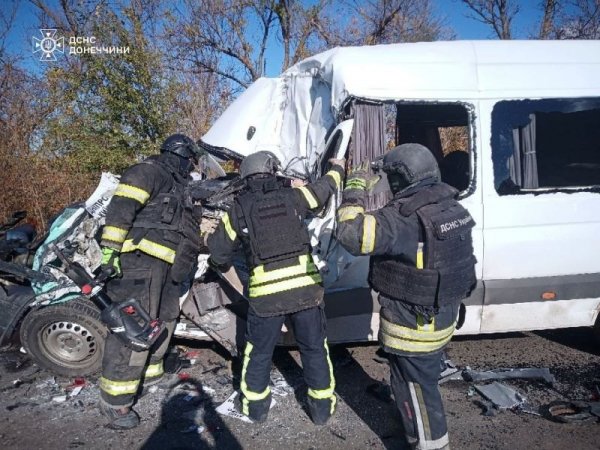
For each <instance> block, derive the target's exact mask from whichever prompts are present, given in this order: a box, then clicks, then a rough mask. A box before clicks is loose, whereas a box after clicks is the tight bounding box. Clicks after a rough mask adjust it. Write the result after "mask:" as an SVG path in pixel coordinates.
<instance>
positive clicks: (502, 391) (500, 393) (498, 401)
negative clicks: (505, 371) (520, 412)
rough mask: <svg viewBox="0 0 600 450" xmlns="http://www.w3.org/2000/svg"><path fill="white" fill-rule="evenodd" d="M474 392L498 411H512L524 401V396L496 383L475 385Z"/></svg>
mask: <svg viewBox="0 0 600 450" xmlns="http://www.w3.org/2000/svg"><path fill="white" fill-rule="evenodd" d="M475 390H476V391H477V392H479V393H480V394H481V395H482V396H483V397H485V398H486V399H488V400H489V401H491V402H492V403H493V404H494V406H495V407H497V408H499V409H513V408H516V407H518V406H519V405H522V404H523V403H525V401H526V398H525V396H524V395H522V394H520V393H519V392H517V391H516V390H514V389H513V388H511V387H510V386H507V385H505V384H502V383H498V382H497V381H494V382H493V383H491V384H485V385H475Z"/></svg>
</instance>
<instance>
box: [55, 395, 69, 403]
mask: <svg viewBox="0 0 600 450" xmlns="http://www.w3.org/2000/svg"><path fill="white" fill-rule="evenodd" d="M52 401H53V402H56V403H64V402H66V401H67V396H66V395H57V396H56V397H52Z"/></svg>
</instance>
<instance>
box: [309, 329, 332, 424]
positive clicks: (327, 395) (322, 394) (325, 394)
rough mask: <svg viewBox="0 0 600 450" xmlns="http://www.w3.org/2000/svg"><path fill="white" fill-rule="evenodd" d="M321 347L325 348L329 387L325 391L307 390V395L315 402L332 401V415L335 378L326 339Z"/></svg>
mask: <svg viewBox="0 0 600 450" xmlns="http://www.w3.org/2000/svg"><path fill="white" fill-rule="evenodd" d="M323 346H324V347H325V353H326V359H327V366H328V367H329V387H328V388H325V389H310V388H309V389H308V395H310V396H311V397H312V398H316V399H317V400H325V399H330V400H331V401H332V405H331V408H332V411H331V412H332V413H333V410H334V409H335V395H333V392H334V390H335V378H334V376H333V365H332V364H331V358H330V357H329V346H328V345H327V338H325V341H323Z"/></svg>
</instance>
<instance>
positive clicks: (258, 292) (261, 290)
mask: <svg viewBox="0 0 600 450" xmlns="http://www.w3.org/2000/svg"><path fill="white" fill-rule="evenodd" d="M319 283H321V275H319V274H318V273H317V274H307V275H305V276H303V277H298V278H292V279H290V280H284V281H280V282H279V283H272V284H266V285H261V286H255V287H249V288H248V295H249V296H250V297H261V296H263V295H270V294H276V293H278V292H284V291H289V290H291V289H296V288H301V287H304V286H310V285H312V284H319Z"/></svg>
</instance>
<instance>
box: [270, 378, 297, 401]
mask: <svg viewBox="0 0 600 450" xmlns="http://www.w3.org/2000/svg"><path fill="white" fill-rule="evenodd" d="M271 392H272V393H273V395H277V396H279V397H287V396H288V395H289V394H293V393H294V388H293V387H292V386H290V385H289V383H288V382H287V381H286V380H285V378H283V375H281V374H280V373H279V372H276V373H275V374H271Z"/></svg>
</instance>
